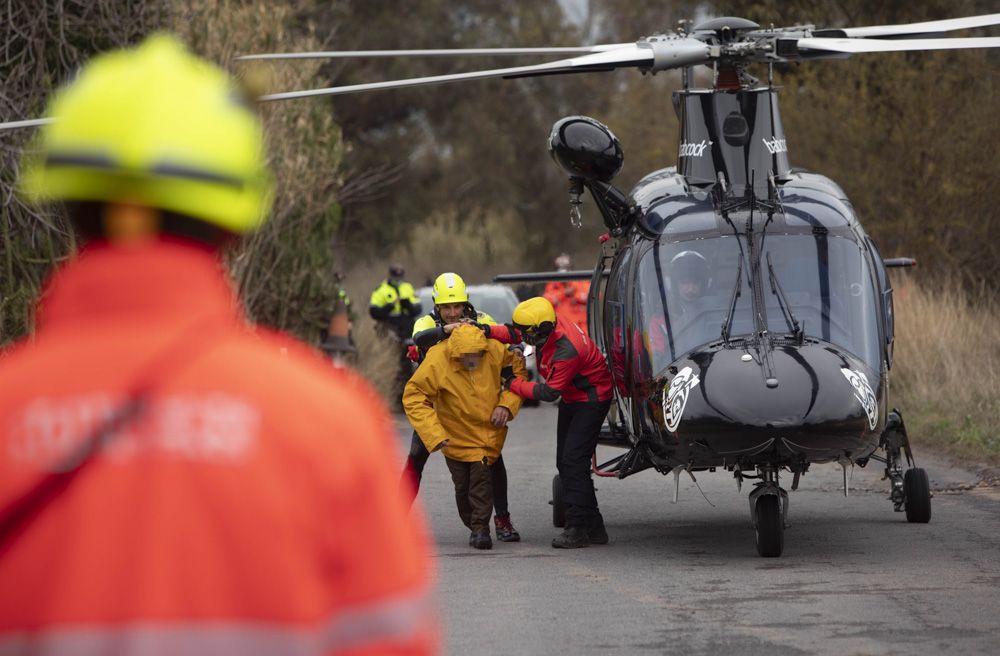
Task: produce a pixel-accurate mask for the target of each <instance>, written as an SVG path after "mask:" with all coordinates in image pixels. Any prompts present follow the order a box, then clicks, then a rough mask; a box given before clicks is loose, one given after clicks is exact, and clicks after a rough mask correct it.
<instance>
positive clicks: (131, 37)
mask: <svg viewBox="0 0 1000 656" xmlns="http://www.w3.org/2000/svg"><path fill="white" fill-rule="evenodd" d="M165 5H166V0H163V1H160V0H154V1H151V2H138V1H134V0H92V1H91V2H83V3H80V2H69V3H64V2H52V1H47V2H39V1H38V0H11V1H10V2H5V3H3V5H0V43H3V44H4V47H3V49H2V50H0V80H3V93H2V94H0V116H2V117H4V120H15V119H18V118H26V117H32V116H38V115H40V114H41V113H42V111H43V109H44V105H45V100H46V98H47V97H48V95H49V94H50V93H51V92H52V90H53V88H54V87H55V86H56V85H58V84H61V83H62V82H63V81H65V80H66V79H68V78H69V77H70V76H71V75H72V74H73V72H74V71H75V70H76V69H77V68H78V67H79V66H80V65H81V64H82V63H83V62H85V61H86V60H87V59H89V58H90V57H91V56H92V55H94V54H95V53H98V52H101V51H103V50H107V49H110V48H115V47H121V46H125V45H128V44H131V43H135V42H136V41H138V40H139V39H141V38H142V36H143V35H145V34H147V33H148V32H149V31H150V30H152V29H155V28H156V27H158V26H159V25H160V24H161V20H162V18H163V11H164V7H165ZM30 137H31V132H30V131H27V130H7V131H4V132H2V133H0V203H2V209H0V345H2V344H5V343H7V342H10V341H11V340H14V339H16V338H18V337H20V336H21V335H24V334H25V333H27V332H29V331H30V330H31V328H32V325H31V324H32V320H31V309H30V308H31V305H32V304H33V303H34V300H35V298H36V297H37V296H38V293H39V291H40V290H41V286H42V284H43V282H44V280H45V278H46V276H47V274H48V271H49V269H50V268H51V267H52V264H53V263H54V262H56V261H59V260H61V259H63V258H65V257H66V255H67V254H68V253H69V252H71V251H72V250H73V248H74V241H73V235H72V231H71V230H70V229H69V226H68V224H67V222H66V220H65V217H64V216H63V214H62V213H61V212H60V211H59V210H58V208H52V209H48V210H40V209H36V208H32V207H28V206H27V205H25V204H24V203H23V202H22V201H21V199H20V198H19V197H18V196H17V195H16V193H15V182H16V180H17V174H18V168H19V164H20V158H21V154H22V152H23V151H24V149H25V148H26V147H27V146H28V144H29V141H30Z"/></svg>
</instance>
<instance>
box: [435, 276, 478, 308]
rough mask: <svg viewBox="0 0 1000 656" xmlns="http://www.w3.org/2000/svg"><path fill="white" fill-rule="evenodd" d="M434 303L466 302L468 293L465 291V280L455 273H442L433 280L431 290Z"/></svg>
mask: <svg viewBox="0 0 1000 656" xmlns="http://www.w3.org/2000/svg"><path fill="white" fill-rule="evenodd" d="M431 298H433V299H434V305H444V304H445V303H468V302H469V294H468V293H467V292H466V291H465V281H464V280H462V277H461V276H460V275H458V274H457V273H442V274H441V275H440V276H438V277H437V278H436V279H435V280H434V287H433V289H432V290H431Z"/></svg>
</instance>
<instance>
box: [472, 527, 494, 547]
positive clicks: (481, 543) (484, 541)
mask: <svg viewBox="0 0 1000 656" xmlns="http://www.w3.org/2000/svg"><path fill="white" fill-rule="evenodd" d="M469 544H470V545H472V546H473V547H475V548H476V549H492V548H493V540H491V539H490V530H489V529H488V528H484V529H482V530H481V531H473V532H472V535H471V536H470V537H469Z"/></svg>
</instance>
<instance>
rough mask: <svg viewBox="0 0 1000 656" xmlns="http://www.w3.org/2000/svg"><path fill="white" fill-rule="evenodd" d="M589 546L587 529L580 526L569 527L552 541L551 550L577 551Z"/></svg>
mask: <svg viewBox="0 0 1000 656" xmlns="http://www.w3.org/2000/svg"><path fill="white" fill-rule="evenodd" d="M588 546H590V538H588V537H587V529H585V528H582V527H580V526H569V527H567V528H566V529H565V530H564V531H563V532H562V534H560V535H557V536H556V537H555V538H554V539H553V540H552V548H553V549H579V548H580V547H588Z"/></svg>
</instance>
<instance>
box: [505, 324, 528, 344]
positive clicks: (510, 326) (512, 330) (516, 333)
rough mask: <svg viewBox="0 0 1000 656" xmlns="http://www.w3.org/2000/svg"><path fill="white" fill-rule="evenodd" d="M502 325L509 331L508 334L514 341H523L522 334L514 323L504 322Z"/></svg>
mask: <svg viewBox="0 0 1000 656" xmlns="http://www.w3.org/2000/svg"><path fill="white" fill-rule="evenodd" d="M504 326H505V327H506V328H507V330H509V331H510V336H511V337H512V338H513V339H514V340H515V341H518V342H523V341H524V335H522V334H521V332H520V331H519V330H518V329H517V328H515V327H514V324H512V323H505V324H504Z"/></svg>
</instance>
